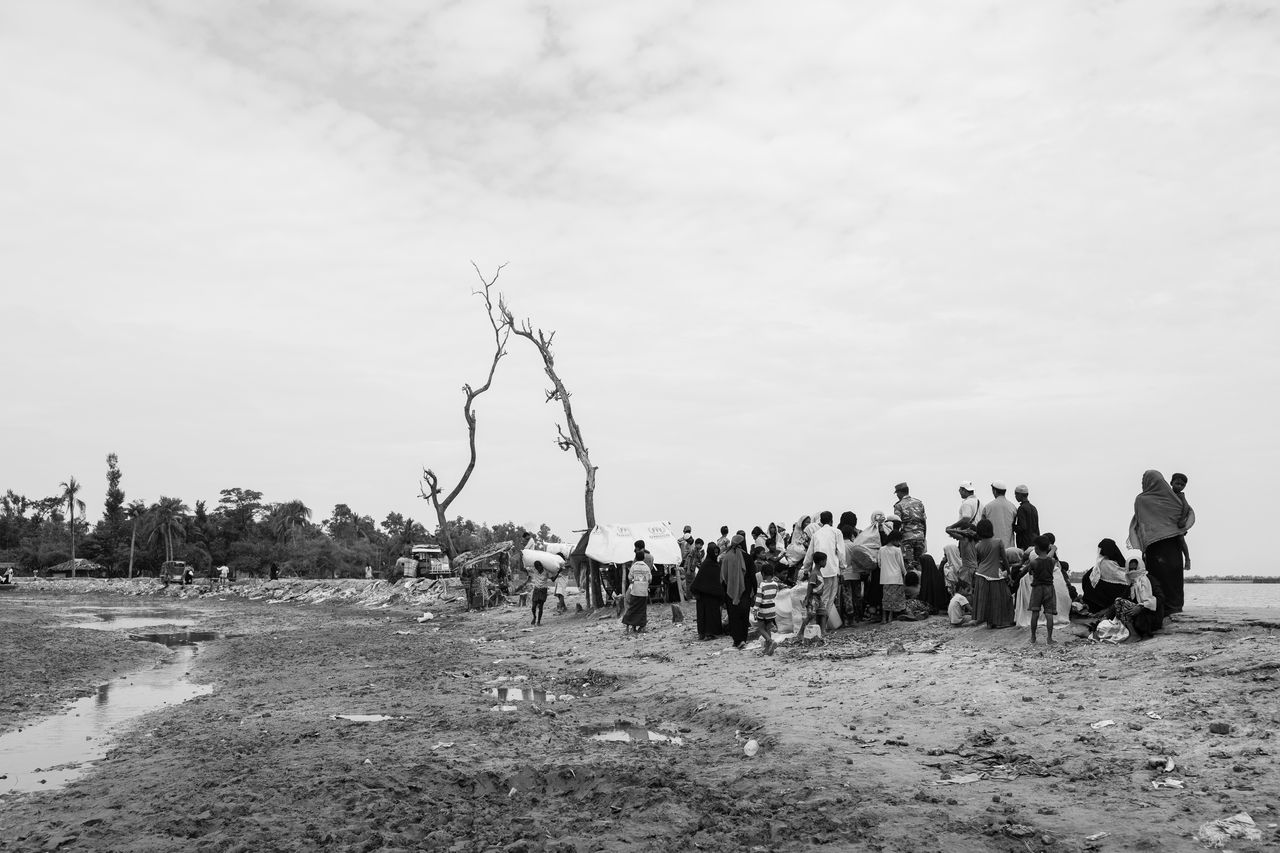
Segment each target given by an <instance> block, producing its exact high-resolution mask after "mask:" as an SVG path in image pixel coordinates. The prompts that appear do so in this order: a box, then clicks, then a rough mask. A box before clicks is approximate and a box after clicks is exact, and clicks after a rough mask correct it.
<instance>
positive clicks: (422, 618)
mask: <svg viewBox="0 0 1280 853" xmlns="http://www.w3.org/2000/svg"><path fill="white" fill-rule="evenodd" d="M434 618H436V615H435V614H434V613H432V612H430V611H427V612H426V613H423V614H422V615H421V616H419V617H418V621H419V622H430V621H431V620H432V619H434Z"/></svg>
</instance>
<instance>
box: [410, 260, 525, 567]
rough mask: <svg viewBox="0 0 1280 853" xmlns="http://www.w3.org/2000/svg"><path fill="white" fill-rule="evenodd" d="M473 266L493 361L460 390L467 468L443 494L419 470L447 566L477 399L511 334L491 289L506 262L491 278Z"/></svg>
mask: <svg viewBox="0 0 1280 853" xmlns="http://www.w3.org/2000/svg"><path fill="white" fill-rule="evenodd" d="M471 266H472V268H474V269H475V271H476V275H477V276H478V277H479V278H480V284H481V287H482V289H481V290H473V291H472V294H473V295H475V296H479V297H480V298H481V299H483V300H484V308H485V313H486V314H487V315H488V317H489V326H490V327H491V328H492V329H493V361H492V362H490V364H489V375H488V377H486V378H485V381H484V384H483V385H481V386H480V387H479V388H472V387H471V385H470V384H467V385H463V386H462V393H463V394H464V395H465V397H466V399H465V401H464V402H463V404H462V416H463V418H465V419H466V422H467V439H468V443H469V444H470V447H471V458H470V459H469V460H468V462H467V468H466V470H465V471H463V472H462V476H461V477H459V478H458V483H457V485H455V486H454V487H453V489H452V490H450V491H449V493H448V494H446V495H443V497H442V494H443V491H444V490H443V489H442V488H441V487H440V478H439V477H438V476H436V472H435V471H433V470H432V469H430V468H423V469H422V484H420V485H419V486H418V491H419V495H420V497H422V498H423V499H424V500H426V501H428V502H430V504H431V507H432V509H434V510H435V511H436V521H437V523H438V524H439V525H440V533H441V535H442V536H443V537H444V542H443V543H442V544H443V546H444V550H445V553H446V554H447V555H448V556H449V563H450V565H452V564H453V560H454V558H455V557H456V556H457V555H458V551H457V548H455V547H454V544H453V536H452V534H450V532H449V520H448V512H449V506H450V504H452V503H453V502H454V500H455V499H456V498H457V497H458V495H459V494H461V493H462V489H463V487H465V486H466V485H467V481H468V480H469V479H471V472H472V471H474V470H475V469H476V412H475V402H476V398H477V397H479V396H480V395H481V394H483V393H484V392H485V391H488V390H489V387H490V386H491V385H493V374H494V373H495V372H496V371H497V369H498V362H499V361H501V360H502V357H503V356H504V355H506V354H507V340H508V339H509V338H510V337H511V323H510V320H509V319H508V318H507V317H506V315H505V312H504V311H502V310H501V309H500V308H499V309H498V310H495V307H494V304H493V297H492V294H491V292H490V290H491V288H492V287H493V285H494V284H495V283H496V282H497V281H498V276H499V275H501V274H502V268H503V267H505V266H506V264H502V265H501V266H499V267H498V268H497V269H496V270H494V272H493V278H490V279H487V280H486V279H485V277H484V274H483V273H482V272H480V267H478V266H476V263H475V261H472V262H471ZM499 306H501V295H499Z"/></svg>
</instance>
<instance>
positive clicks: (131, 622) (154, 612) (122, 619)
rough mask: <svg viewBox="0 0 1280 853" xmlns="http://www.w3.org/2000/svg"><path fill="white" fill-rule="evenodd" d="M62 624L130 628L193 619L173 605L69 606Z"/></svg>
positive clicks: (184, 624) (99, 628)
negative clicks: (66, 620)
mask: <svg viewBox="0 0 1280 853" xmlns="http://www.w3.org/2000/svg"><path fill="white" fill-rule="evenodd" d="M67 615H68V617H69V618H70V619H73V620H76V621H71V622H67V623H66V624H65V625H63V627H64V628H88V629H90V630H93V631H132V630H134V629H136V628H150V627H151V626H153V625H177V626H178V627H187V626H189V625H194V624H196V620H195V619H193V618H191V617H190V616H189V615H188V611H186V610H175V609H173V608H160V607H157V608H138V607H73V608H71V610H70V611H69V612H68V614H67Z"/></svg>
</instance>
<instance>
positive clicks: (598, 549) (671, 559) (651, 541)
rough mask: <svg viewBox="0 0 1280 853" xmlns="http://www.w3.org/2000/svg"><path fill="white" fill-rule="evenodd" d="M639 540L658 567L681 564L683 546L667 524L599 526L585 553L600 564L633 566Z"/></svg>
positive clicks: (590, 538)
mask: <svg viewBox="0 0 1280 853" xmlns="http://www.w3.org/2000/svg"><path fill="white" fill-rule="evenodd" d="M637 539H643V540H644V545H645V547H646V548H648V549H649V553H651V554H653V561H654V562H655V563H657V564H658V565H661V566H678V565H680V545H679V543H678V542H676V536H675V534H674V533H672V532H671V525H670V524H668V523H667V522H665V521H644V522H639V523H636V524H597V525H596V526H595V528H594V529H593V530H592V531H591V533H590V536H589V537H588V539H587V548H586V554H587V556H588V557H590V558H591V559H593V560H596V561H597V562H600V563H619V564H621V563H630V562H631V561H632V560H634V559H635V542H636V540H637Z"/></svg>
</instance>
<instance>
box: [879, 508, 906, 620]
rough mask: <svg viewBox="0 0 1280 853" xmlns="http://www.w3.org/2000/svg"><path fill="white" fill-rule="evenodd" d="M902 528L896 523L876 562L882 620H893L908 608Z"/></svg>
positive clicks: (885, 538)
mask: <svg viewBox="0 0 1280 853" xmlns="http://www.w3.org/2000/svg"><path fill="white" fill-rule="evenodd" d="M901 543H902V528H900V527H897V526H896V525H895V526H894V527H893V528H892V529H891V530H890V532H889V533H888V534H887V535H886V536H885V537H884V542H883V543H882V544H881V545H880V552H879V553H878V554H877V555H876V562H877V563H878V564H879V566H880V587H881V592H880V612H881V617H880V621H881V622H882V623H886V624H887V623H889V622H891V621H892V620H893V619H894V617H895V616H897V614H899V613H905V612H906V609H907V590H906V585H905V574H906V565H905V562H904V561H903V558H902V547H901Z"/></svg>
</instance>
